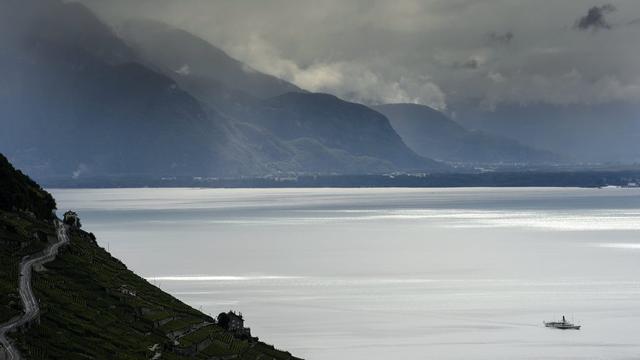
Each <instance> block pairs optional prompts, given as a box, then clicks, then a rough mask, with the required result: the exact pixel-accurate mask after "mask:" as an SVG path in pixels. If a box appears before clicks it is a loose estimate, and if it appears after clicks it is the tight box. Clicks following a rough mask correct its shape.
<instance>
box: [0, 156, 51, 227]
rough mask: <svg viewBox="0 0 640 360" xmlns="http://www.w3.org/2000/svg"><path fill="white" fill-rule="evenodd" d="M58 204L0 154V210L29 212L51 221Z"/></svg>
mask: <svg viewBox="0 0 640 360" xmlns="http://www.w3.org/2000/svg"><path fill="white" fill-rule="evenodd" d="M55 208H56V202H55V200H54V199H53V197H51V195H50V194H49V193H48V192H46V191H44V190H42V188H41V187H40V185H38V184H36V183H35V182H34V181H33V180H31V179H30V178H29V177H28V176H26V175H24V174H23V173H22V172H20V171H19V170H16V169H14V167H13V166H12V165H11V164H10V163H9V161H8V160H7V158H6V157H4V155H2V154H0V210H5V211H28V212H31V213H33V214H34V215H35V216H37V217H38V218H41V219H51V218H52V216H53V210H54V209H55Z"/></svg>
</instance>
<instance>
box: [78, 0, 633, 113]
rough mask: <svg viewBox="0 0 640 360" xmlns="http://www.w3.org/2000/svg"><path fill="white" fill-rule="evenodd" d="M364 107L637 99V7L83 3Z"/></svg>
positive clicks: (380, 0) (627, 1) (329, 0)
mask: <svg viewBox="0 0 640 360" xmlns="http://www.w3.org/2000/svg"><path fill="white" fill-rule="evenodd" d="M83 2H85V3H86V4H87V5H89V6H90V7H91V8H93V9H94V10H96V11H97V12H98V13H99V14H100V16H101V17H103V18H104V19H105V20H106V21H107V22H110V23H111V24H112V25H114V26H117V24H118V23H120V22H121V21H123V20H130V19H134V18H152V19H155V20H161V21H164V22H166V23H169V24H171V25H173V26H176V27H180V28H183V29H185V30H188V31H190V32H193V33H195V34H196V35H198V36H201V37H202V38H204V39H206V40H208V41H210V42H211V43H213V44H214V45H216V46H219V47H220V48H222V49H223V50H225V51H226V52H228V53H229V54H230V55H232V56H234V57H236V58H237V59H239V60H241V61H243V62H245V63H247V64H248V65H250V66H251V67H253V68H255V69H257V70H260V71H263V72H266V73H269V74H272V75H275V76H278V77H280V78H283V79H285V80H288V81H291V82H293V83H295V84H296V85H298V86H300V87H302V88H305V89H307V90H310V91H318V92H328V93H333V94H335V95H338V96H340V97H343V98H345V99H348V100H354V101H359V102H363V103H369V104H378V103H397V102H408V103H419V104H424V105H429V106H432V107H435V108H438V109H442V110H444V109H448V108H450V107H452V106H453V107H455V106H456V105H460V104H466V103H475V104H480V105H482V106H486V107H489V108H491V107H495V106H497V105H500V104H513V103H518V104H531V103H551V104H572V105H575V104H605V103H615V102H626V103H630V102H633V103H636V102H640V61H638V59H640V1H637V0H619V1H609V2H597V1H590V0H394V1H389V0H322V1H314V0H268V1H266V0H240V1H238V0H236V1H232V0H224V1H223V0H109V1H105V0H83Z"/></svg>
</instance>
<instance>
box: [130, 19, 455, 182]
mask: <svg viewBox="0 0 640 360" xmlns="http://www.w3.org/2000/svg"><path fill="white" fill-rule="evenodd" d="M120 32H121V34H122V35H123V37H124V38H125V39H127V42H128V44H129V45H130V46H131V47H132V48H133V49H134V50H135V51H136V52H137V53H138V54H141V58H142V59H143V61H144V62H145V64H147V65H148V66H150V67H153V68H156V69H159V71H162V72H163V73H164V74H165V75H167V76H170V77H171V78H173V79H174V80H175V81H176V82H177V83H179V84H180V86H182V87H183V88H185V89H187V90H188V91H189V92H190V93H192V94H195V96H196V97H198V99H200V100H201V101H202V102H204V103H207V104H208V105H210V106H212V107H214V108H215V109H216V110H217V111H219V112H220V113H222V114H224V116H226V117H228V118H229V119H231V120H232V122H233V124H234V125H235V127H236V129H238V131H239V132H240V133H242V134H243V135H242V137H243V138H244V139H246V140H247V142H246V144H248V145H249V146H252V147H253V148H254V149H255V150H256V151H257V152H258V153H260V154H263V155H264V154H268V155H269V156H268V157H270V161H269V164H270V166H271V167H272V168H273V169H275V170H277V171H279V172H295V173H354V172H357V173H380V172H389V171H399V170H400V171H402V170H420V171H433V170H438V169H443V168H444V167H443V166H442V165H441V164H437V163H436V162H434V161H432V160H429V159H424V158H421V157H419V156H417V155H416V154H415V153H413V151H411V150H410V149H408V148H407V147H406V146H405V145H404V144H403V143H402V140H401V139H400V138H399V137H398V136H397V134H396V133H395V131H394V130H393V128H392V127H391V126H390V125H389V123H388V120H387V119H386V118H385V117H384V116H382V115H380V114H379V113H376V112H375V111H372V110H371V109H369V108H367V107H365V106H362V105H359V104H354V103H349V102H346V101H343V100H341V99H339V98H337V97H335V96H331V95H327V94H314V93H309V92H306V91H302V90H301V89H298V88H297V87H295V86H293V85H291V84H289V83H286V82H283V81H282V80H279V79H276V78H273V77H271V76H269V75H265V74H261V73H259V72H257V71H255V70H253V69H250V68H249V67H248V66H246V65H245V64H243V63H241V62H239V61H237V60H235V59H232V58H230V57H229V56H228V55H226V54H225V53H224V52H223V51H221V50H220V49H218V48H217V47H215V46H214V45H212V44H210V43H208V42H206V41H204V40H202V39H201V38H198V37H197V36H195V35H192V34H190V33H188V32H185V31H182V30H179V29H175V28H172V27H170V26H168V25H165V24H162V23H158V22H151V21H130V22H128V23H126V24H125V25H124V26H123V27H122V30H121V31H120ZM266 89H268V91H267V90H266ZM273 94H276V96H271V97H269V96H268V95H273Z"/></svg>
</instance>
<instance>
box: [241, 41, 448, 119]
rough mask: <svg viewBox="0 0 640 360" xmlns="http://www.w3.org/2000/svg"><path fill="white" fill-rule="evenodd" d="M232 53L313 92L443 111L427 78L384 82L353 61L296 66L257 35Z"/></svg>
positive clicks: (443, 99) (443, 102) (438, 93)
mask: <svg viewBox="0 0 640 360" xmlns="http://www.w3.org/2000/svg"><path fill="white" fill-rule="evenodd" d="M232 54H233V55H235V56H237V57H239V58H242V59H246V61H248V62H249V65H250V66H251V67H252V68H255V69H256V70H258V71H262V72H265V73H267V74H271V75H274V76H277V77H279V78H282V79H284V80H287V81H290V82H292V83H294V84H295V85H297V86H299V87H301V88H303V89H305V90H309V91H313V92H327V93H332V94H335V95H337V96H339V97H342V98H344V99H346V100H349V101H355V102H361V103H366V104H386V103H415V104H423V105H428V106H431V107H434V108H436V109H440V110H444V109H446V107H447V104H446V97H445V95H444V93H443V92H442V90H441V89H440V88H439V87H438V86H437V85H436V84H435V83H433V81H431V79H430V78H429V77H427V76H424V75H421V76H411V77H409V76H400V77H398V78H396V79H386V78H384V77H383V76H381V75H380V74H379V73H376V72H374V71H372V70H371V69H370V68H369V67H368V66H367V65H366V64H362V63H358V62H353V61H334V62H322V61H319V62H314V63H312V64H310V65H307V66H300V65H299V64H297V63H296V62H294V61H293V60H290V59H286V58H284V57H282V56H281V55H280V53H279V52H278V51H277V50H276V49H275V48H274V47H273V46H271V45H270V44H269V43H267V42H266V41H265V40H264V39H262V38H261V37H259V36H256V35H254V36H252V37H251V39H250V41H249V42H248V43H247V44H245V45H238V46H236V47H235V48H234V49H233V50H232Z"/></svg>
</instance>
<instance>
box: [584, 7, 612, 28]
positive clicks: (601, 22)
mask: <svg viewBox="0 0 640 360" xmlns="http://www.w3.org/2000/svg"><path fill="white" fill-rule="evenodd" d="M614 11H616V7H615V6H613V5H612V4H605V5H602V6H594V7H592V8H590V9H589V11H588V12H587V15H585V16H583V17H581V18H580V19H578V21H576V25H575V27H576V28H577V29H580V30H600V29H611V24H609V22H608V21H607V19H606V15H607V14H610V13H612V12H614Z"/></svg>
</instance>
